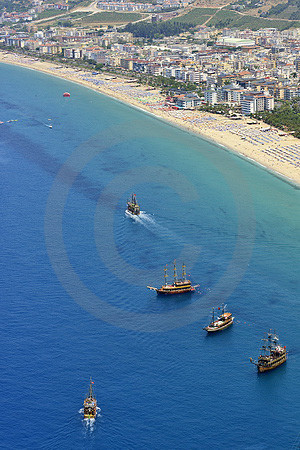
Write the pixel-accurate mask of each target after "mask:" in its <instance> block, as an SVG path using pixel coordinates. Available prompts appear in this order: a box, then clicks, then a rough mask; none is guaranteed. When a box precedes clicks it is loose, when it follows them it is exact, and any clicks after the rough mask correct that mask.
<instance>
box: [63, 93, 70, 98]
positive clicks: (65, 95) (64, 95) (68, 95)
mask: <svg viewBox="0 0 300 450" xmlns="http://www.w3.org/2000/svg"><path fill="white" fill-rule="evenodd" d="M63 97H71V94H69V92H64V94H63Z"/></svg>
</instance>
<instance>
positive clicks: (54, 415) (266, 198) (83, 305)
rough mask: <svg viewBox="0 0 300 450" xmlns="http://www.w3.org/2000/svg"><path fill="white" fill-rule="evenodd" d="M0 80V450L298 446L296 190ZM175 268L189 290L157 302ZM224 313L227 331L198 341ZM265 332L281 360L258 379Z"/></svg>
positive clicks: (144, 122)
mask: <svg viewBox="0 0 300 450" xmlns="http://www.w3.org/2000/svg"><path fill="white" fill-rule="evenodd" d="M0 81H1V82H0V121H3V122H4V123H3V124H1V125H0V164H1V166H0V167H1V178H0V186H1V212H2V218H1V222H0V223H1V233H0V236H1V250H2V251H1V257H0V264H1V266H0V267H1V280H0V292H1V315H0V321H1V338H2V339H1V340H2V345H1V360H2V371H1V374H2V377H1V388H2V402H1V408H2V411H1V414H0V429H1V435H2V446H3V448H9V447H12V448H47V449H48V448H49V449H51V448H78V449H79V448H116V449H118V448H136V449H140V448H153V449H156V448H166V449H169V448H170V449H174V448H178V449H181V448H188V449H192V448H200V449H202V448H210V447H215V448H220V449H221V448H222V449H223V448H224V449H226V448H229V446H230V447H233V448H237V449H239V448H241V449H242V448H251V449H286V448H291V447H292V446H293V445H294V444H295V443H296V442H297V437H298V433H299V421H298V417H299V392H298V391H299V390H298V383H297V382H298V377H297V375H298V372H299V343H298V342H299V341H298V340H297V337H298V335H299V325H298V315H299V301H298V298H299V285H298V282H299V257H298V255H299V252H298V250H299V191H298V190H297V189H296V188H295V187H294V186H291V185H290V184H288V183H285V182H284V181H282V180H280V179H278V178H276V177H275V176H273V175H271V174H269V173H267V172H266V171H264V170H262V169H261V168H258V167H255V166H254V165H252V164H250V163H248V162H246V161H243V160H242V159H240V158H238V157H237V156H235V155H233V154H231V153H230V152H227V151H225V150H224V149H221V148H218V147H217V146H216V145H215V144H213V143H209V142H207V141H204V140H202V139H200V138H199V137H196V136H193V135H189V134H187V133H186V132H184V131H181V130H179V129H176V128H174V127H172V126H170V125H167V124H165V123H163V122H161V121H159V120H157V119H155V118H154V117H151V116H149V115H146V114H143V113H141V112H140V111H138V110H135V109H132V108H130V107H128V106H126V105H124V104H122V103H120V102H117V101H115V100H111V99H108V98H107V97H104V96H102V95H99V94H96V93H94V92H92V91H90V90H88V89H85V88H83V87H81V86H78V85H76V84H72V83H69V82H65V81H63V80H59V79H56V78H54V77H49V76H46V75H44V74H40V73H36V72H33V71H29V70H26V69H22V68H16V67H11V66H8V65H1V66H0ZM65 90H67V91H69V92H71V98H70V99H65V98H63V97H62V93H63V92H64V91H65ZM11 119H18V121H17V122H10V123H7V121H8V120H11ZM48 119H51V120H48ZM49 123H52V125H53V128H52V129H49V127H48V125H49ZM131 192H135V193H136V194H137V196H138V199H139V200H140V203H141V206H142V210H143V211H144V213H143V214H142V216H141V218H140V219H138V220H133V219H131V218H128V217H126V216H125V214H124V205H125V203H126V199H127V197H128V195H130V193H131ZM175 258H177V261H178V266H180V264H181V262H182V260H184V262H185V263H186V265H187V267H188V273H190V274H191V277H192V279H193V281H194V282H195V283H200V288H199V289H198V291H197V292H196V293H195V294H194V295H193V296H191V297H189V296H181V297H176V298H175V299H173V298H172V299H169V298H168V299H164V298H159V297H156V295H154V293H153V292H152V291H149V290H147V289H146V286H147V285H148V284H150V285H154V286H157V285H159V284H160V283H161V282H162V267H163V266H164V265H165V264H166V263H168V264H169V268H170V269H169V272H170V273H169V274H170V275H171V272H172V270H171V269H172V261H173V260H174V259H175ZM222 301H224V302H225V303H227V304H228V309H229V310H231V311H232V312H233V313H234V316H235V318H236V322H235V324H234V326H233V327H231V329H228V330H227V331H224V332H223V333H222V334H219V335H216V336H206V334H205V332H204V331H203V330H202V327H203V326H204V325H206V323H207V321H208V320H209V313H210V309H211V306H213V305H215V306H218V305H219V304H220V303H222ZM270 327H271V328H275V329H276V330H277V331H278V334H279V336H280V338H281V341H282V343H283V344H284V345H286V346H287V347H288V349H289V351H290V354H289V360H288V363H287V364H286V365H284V366H281V367H280V368H278V369H276V370H275V371H273V372H272V373H269V374H265V375H263V376H258V375H257V373H256V371H255V367H254V366H252V365H251V364H250V363H249V357H250V356H256V355H257V352H258V348H259V345H260V338H261V337H262V335H263V333H264V331H267V329H268V328H270ZM90 376H92V377H93V379H94V380H95V389H96V394H97V398H98V403H99V406H100V407H101V414H100V415H99V417H98V418H97V421H96V423H95V425H94V428H93V430H91V429H87V427H86V426H85V425H84V424H83V423H82V418H81V415H80V413H79V409H80V408H81V405H82V401H83V398H84V396H85V394H86V390H87V384H88V379H89V377H90Z"/></svg>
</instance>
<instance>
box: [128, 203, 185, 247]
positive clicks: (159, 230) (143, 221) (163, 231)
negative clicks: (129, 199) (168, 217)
mask: <svg viewBox="0 0 300 450" xmlns="http://www.w3.org/2000/svg"><path fill="white" fill-rule="evenodd" d="M125 215H126V216H127V217H130V218H131V219H132V220H134V221H135V222H136V223H139V224H140V225H142V226H144V227H145V228H147V230H149V231H150V232H151V233H153V234H155V235H157V236H159V237H161V238H167V239H172V240H173V241H175V242H176V243H178V239H179V238H178V236H177V235H176V234H175V233H173V232H172V231H170V230H169V229H168V228H166V227H164V226H163V225H160V224H158V223H157V222H156V221H155V219H154V217H153V216H152V215H150V214H147V213H146V212H145V211H141V213H140V215H139V216H135V215H133V214H130V212H128V211H125Z"/></svg>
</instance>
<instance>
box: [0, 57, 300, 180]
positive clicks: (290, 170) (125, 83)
mask: <svg viewBox="0 0 300 450" xmlns="http://www.w3.org/2000/svg"><path fill="white" fill-rule="evenodd" d="M0 62H4V63H7V64H15V65H20V66H24V67H28V68H30V69H34V70H39V71H42V72H45V73H48V74H51V75H55V76H57V77H61V78H64V79H67V80H70V81H73V82H76V83H80V84H82V85H84V86H86V87H89V88H91V89H94V90H95V91H97V92H101V93H103V94H105V95H108V96H110V97H114V98H116V99H118V100H121V101H122V102H126V103H128V104H130V105H132V106H135V107H138V108H141V109H143V110H144V111H147V112H149V113H152V114H155V115H156V116H157V117H160V118H162V119H163V120H166V121H168V122H171V123H172V124H174V125H176V126H179V127H182V128H184V129H186V130H188V131H190V132H193V133H197V134H199V135H201V136H202V137H204V138H206V139H209V140H211V141H214V142H217V143H218V144H221V145H222V146H224V147H226V148H227V149H229V150H232V151H234V152H236V153H238V154H239V155H240V156H243V157H245V158H248V159H250V160H251V161H252V162H256V163H258V164H260V165H262V166H264V167H265V168H266V169H268V170H270V171H272V172H275V173H276V174H278V175H280V176H282V177H284V178H285V179H287V180H289V181H291V182H293V183H296V184H300V170H299V167H300V140H299V139H297V138H295V137H293V136H292V135H289V134H287V135H284V136H281V135H280V134H282V132H281V131H280V130H277V129H275V128H270V127H268V126H267V125H266V124H264V123H256V124H251V125H250V124H248V123H247V122H249V119H246V118H245V119H242V120H238V121H234V120H231V119H228V118H226V117H224V116H218V115H215V114H210V113H206V112H200V111H189V110H169V109H168V108H166V107H165V106H164V100H165V99H164V97H163V96H162V95H160V93H159V92H158V91H157V90H152V89H151V90H149V88H147V87H146V86H140V85H137V83H136V82H134V81H129V80H125V79H122V78H120V77H116V76H113V75H111V74H98V75H92V73H91V72H88V71H85V70H84V69H81V70H80V69H73V68H68V67H65V66H62V65H58V64H54V63H50V62H44V61H40V60H38V59H33V58H32V57H27V56H21V55H17V54H13V53H7V52H4V51H0Z"/></svg>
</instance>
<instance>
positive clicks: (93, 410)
mask: <svg viewBox="0 0 300 450" xmlns="http://www.w3.org/2000/svg"><path fill="white" fill-rule="evenodd" d="M93 384H94V382H93V381H92V379H91V378H90V387H89V394H88V396H87V397H86V399H85V400H84V402H83V415H84V418H85V419H95V418H96V415H97V400H96V398H95V396H94V392H93Z"/></svg>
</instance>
